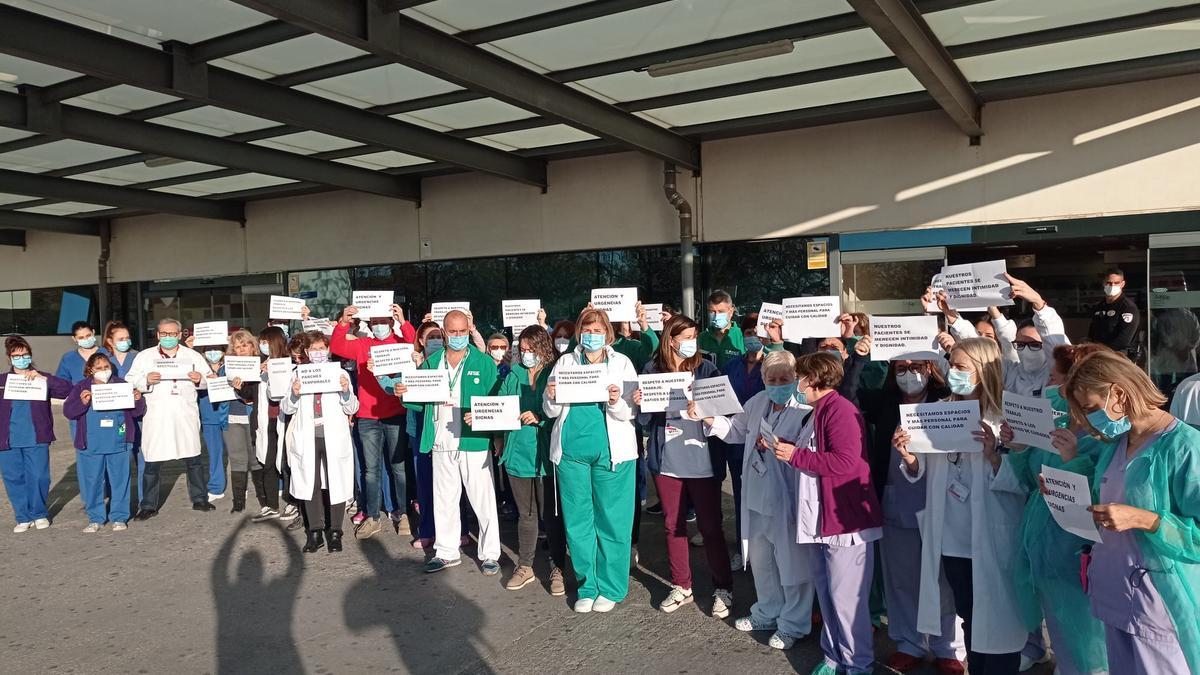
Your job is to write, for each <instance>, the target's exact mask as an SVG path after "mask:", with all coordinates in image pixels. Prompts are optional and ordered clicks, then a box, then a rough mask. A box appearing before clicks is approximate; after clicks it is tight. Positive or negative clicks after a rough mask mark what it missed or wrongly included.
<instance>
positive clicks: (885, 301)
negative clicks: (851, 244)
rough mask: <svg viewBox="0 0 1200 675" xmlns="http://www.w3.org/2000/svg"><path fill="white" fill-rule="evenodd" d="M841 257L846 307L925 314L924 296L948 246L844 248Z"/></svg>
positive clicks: (887, 313) (868, 311) (890, 313)
mask: <svg viewBox="0 0 1200 675" xmlns="http://www.w3.org/2000/svg"><path fill="white" fill-rule="evenodd" d="M841 260H842V309H843V310H844V311H847V312H863V313H864V314H878V315H882V316H895V315H905V314H922V313H924V311H925V308H924V307H922V306H921V296H922V295H923V294H924V293H925V289H926V288H927V287H928V286H929V282H930V280H932V279H933V275H935V274H937V273H938V272H941V271H942V266H943V265H945V264H946V247H944V246H929V247H925V248H901V249H892V250H875V251H842V254H841Z"/></svg>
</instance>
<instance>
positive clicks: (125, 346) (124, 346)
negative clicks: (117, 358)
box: [115, 340, 133, 354]
mask: <svg viewBox="0 0 1200 675" xmlns="http://www.w3.org/2000/svg"><path fill="white" fill-rule="evenodd" d="M115 346H116V348H117V351H119V352H121V353H122V354H123V353H125V352H127V351H129V350H130V348H131V347H133V342H131V341H129V340H121V341H120V342H118V343H117V344H116V345H115Z"/></svg>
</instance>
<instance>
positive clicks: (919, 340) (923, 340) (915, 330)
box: [871, 316, 945, 361]
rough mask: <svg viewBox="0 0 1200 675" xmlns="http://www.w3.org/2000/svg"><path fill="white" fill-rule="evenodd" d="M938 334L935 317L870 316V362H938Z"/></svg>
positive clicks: (939, 349) (939, 348)
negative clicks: (934, 360)
mask: <svg viewBox="0 0 1200 675" xmlns="http://www.w3.org/2000/svg"><path fill="white" fill-rule="evenodd" d="M938 332H939V331H938V322H937V317H936V316H872V317H871V360H872V361H904V360H919V361H929V360H933V359H940V358H942V355H943V354H944V353H945V352H943V351H942V348H941V347H940V346H938V341H937V336H938Z"/></svg>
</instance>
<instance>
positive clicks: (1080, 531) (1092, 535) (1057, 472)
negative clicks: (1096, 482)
mask: <svg viewBox="0 0 1200 675" xmlns="http://www.w3.org/2000/svg"><path fill="white" fill-rule="evenodd" d="M1042 480H1043V481H1044V482H1045V483H1046V492H1045V493H1044V494H1043V495H1042V496H1043V497H1044V498H1045V499H1046V506H1048V507H1050V515H1052V516H1054V522H1056V523H1058V526H1059V527H1061V528H1062V529H1064V530H1066V531H1067V532H1070V533H1071V534H1074V535H1076V536H1079V537H1083V538H1084V539H1090V540H1092V541H1094V542H1096V543H1100V530H1099V529H1097V528H1096V521H1095V520H1093V519H1092V513H1091V511H1088V510H1087V509H1088V507H1089V506H1091V505H1092V490H1091V488H1090V487H1089V486H1088V479H1087V476H1083V475H1081V474H1077V473H1073V472H1071V471H1063V470H1062V469H1056V468H1054V467H1052V466H1045V465H1042Z"/></svg>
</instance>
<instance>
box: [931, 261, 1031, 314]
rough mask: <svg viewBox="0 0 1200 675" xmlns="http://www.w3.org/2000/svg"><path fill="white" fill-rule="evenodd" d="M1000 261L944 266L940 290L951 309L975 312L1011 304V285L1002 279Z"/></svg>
mask: <svg viewBox="0 0 1200 675" xmlns="http://www.w3.org/2000/svg"><path fill="white" fill-rule="evenodd" d="M1006 271H1007V268H1006V266H1005V263H1004V261H1003V260H990V261H988V262H980V263H968V264H966V265H947V266H946V267H943V268H942V278H941V283H942V288H943V290H945V291H946V302H947V304H949V305H950V307H951V308H954V309H958V308H962V309H964V310H966V309H974V308H978V307H988V306H993V307H1002V306H1005V305H1011V304H1013V301H1012V298H1010V297H1008V296H1009V294H1010V293H1012V284H1010V283H1008V280H1007V279H1006V278H1005V276H1004V275H1005V272H1006Z"/></svg>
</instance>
